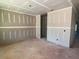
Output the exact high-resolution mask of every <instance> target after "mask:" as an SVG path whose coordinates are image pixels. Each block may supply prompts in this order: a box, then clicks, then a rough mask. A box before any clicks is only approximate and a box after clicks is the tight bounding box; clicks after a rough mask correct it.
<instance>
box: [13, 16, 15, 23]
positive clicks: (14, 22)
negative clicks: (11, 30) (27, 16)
mask: <svg viewBox="0 0 79 59" xmlns="http://www.w3.org/2000/svg"><path fill="white" fill-rule="evenodd" d="M13 18H14V19H13V22H14V23H15V15H13Z"/></svg>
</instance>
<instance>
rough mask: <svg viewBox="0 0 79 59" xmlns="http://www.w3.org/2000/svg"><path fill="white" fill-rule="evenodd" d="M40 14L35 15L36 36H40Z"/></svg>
mask: <svg viewBox="0 0 79 59" xmlns="http://www.w3.org/2000/svg"><path fill="white" fill-rule="evenodd" d="M40 17H41V16H40V15H37V16H36V37H37V38H40Z"/></svg>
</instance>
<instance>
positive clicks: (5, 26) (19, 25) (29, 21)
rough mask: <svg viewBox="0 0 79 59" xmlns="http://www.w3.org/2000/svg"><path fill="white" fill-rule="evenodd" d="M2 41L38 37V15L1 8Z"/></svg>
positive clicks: (0, 26) (0, 40)
mask: <svg viewBox="0 0 79 59" xmlns="http://www.w3.org/2000/svg"><path fill="white" fill-rule="evenodd" d="M0 36H1V37H0V38H1V39H0V43H1V44H3V43H5V42H6V43H11V42H15V41H19V40H25V39H30V38H35V37H36V17H35V16H30V15H25V14H20V13H15V12H11V11H6V10H0Z"/></svg>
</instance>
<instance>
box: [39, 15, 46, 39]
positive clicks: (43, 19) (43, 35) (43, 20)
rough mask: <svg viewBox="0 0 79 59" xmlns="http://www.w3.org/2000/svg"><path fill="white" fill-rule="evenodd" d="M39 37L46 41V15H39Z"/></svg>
mask: <svg viewBox="0 0 79 59" xmlns="http://www.w3.org/2000/svg"><path fill="white" fill-rule="evenodd" d="M40 26H41V28H40V30H41V31H40V32H41V33H40V34H41V35H40V36H41V38H44V39H46V38H47V14H44V15H41V21H40Z"/></svg>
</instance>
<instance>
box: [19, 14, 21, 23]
mask: <svg viewBox="0 0 79 59" xmlns="http://www.w3.org/2000/svg"><path fill="white" fill-rule="evenodd" d="M20 23H21V18H20V15H19V24H20Z"/></svg>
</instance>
